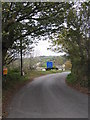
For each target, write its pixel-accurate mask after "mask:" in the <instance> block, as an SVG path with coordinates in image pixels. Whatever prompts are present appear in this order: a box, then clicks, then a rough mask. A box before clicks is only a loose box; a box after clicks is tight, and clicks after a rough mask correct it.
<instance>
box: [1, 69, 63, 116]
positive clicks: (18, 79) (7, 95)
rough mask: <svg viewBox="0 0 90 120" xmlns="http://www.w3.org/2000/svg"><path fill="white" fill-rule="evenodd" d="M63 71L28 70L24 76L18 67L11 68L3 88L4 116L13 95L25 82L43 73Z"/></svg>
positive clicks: (4, 79) (4, 78)
mask: <svg viewBox="0 0 90 120" xmlns="http://www.w3.org/2000/svg"><path fill="white" fill-rule="evenodd" d="M60 72H61V71H56V70H52V71H28V73H27V74H25V75H24V76H21V75H20V72H19V70H18V69H14V70H9V71H8V74H7V76H4V77H3V87H2V88H3V89H2V93H3V94H2V103H3V106H2V107H3V108H2V112H3V117H5V116H7V112H6V108H7V106H8V104H10V101H11V99H12V97H13V95H14V94H15V93H16V92H17V91H18V90H19V89H20V88H21V87H23V86H24V85H25V84H27V83H28V82H30V81H32V80H33V79H34V78H35V77H39V76H42V75H47V74H53V73H60Z"/></svg>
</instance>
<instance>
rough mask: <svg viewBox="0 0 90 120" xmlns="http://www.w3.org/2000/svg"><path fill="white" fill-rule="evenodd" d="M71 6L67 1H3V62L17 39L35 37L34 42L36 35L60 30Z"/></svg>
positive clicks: (29, 39)
mask: <svg viewBox="0 0 90 120" xmlns="http://www.w3.org/2000/svg"><path fill="white" fill-rule="evenodd" d="M70 7H71V4H69V3H67V2H60V3H52V2H51V3H48V2H45V3H44V2H43V3H42V2H34V3H32V2H23V3H18V2H11V3H10V2H9V3H8V2H7V3H6V2H5V3H3V2H2V39H3V40H2V45H3V46H2V49H3V62H4V60H5V56H6V53H7V50H8V49H9V48H12V46H13V44H14V43H15V42H16V41H18V40H21V39H23V40H26V39H27V42H28V43H29V42H30V41H32V39H33V42H34V40H35V37H40V36H42V35H43V36H45V35H48V34H49V35H50V34H51V33H52V32H55V31H56V30H58V31H59V30H60V29H61V27H62V23H64V18H65V13H66V11H67V10H68V9H69V8H70ZM29 36H30V38H29ZM24 43H26V41H25V42H24Z"/></svg>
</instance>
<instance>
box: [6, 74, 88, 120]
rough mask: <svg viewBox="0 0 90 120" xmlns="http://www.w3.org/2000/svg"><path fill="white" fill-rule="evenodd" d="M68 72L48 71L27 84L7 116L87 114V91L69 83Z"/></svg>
mask: <svg viewBox="0 0 90 120" xmlns="http://www.w3.org/2000/svg"><path fill="white" fill-rule="evenodd" d="M67 74H68V72H64V73H57V74H50V75H45V76H42V77H38V78H36V79H35V80H34V81H32V82H30V83H29V84H27V85H25V86H24V87H23V88H22V89H21V90H20V91H19V92H18V93H17V94H16V95H15V97H14V98H13V100H12V103H11V105H10V106H9V107H8V112H9V115H8V118H88V95H85V94H83V93H80V92H78V91H76V90H74V89H72V88H70V87H68V86H67V85H66V83H65V78H66V76H67Z"/></svg>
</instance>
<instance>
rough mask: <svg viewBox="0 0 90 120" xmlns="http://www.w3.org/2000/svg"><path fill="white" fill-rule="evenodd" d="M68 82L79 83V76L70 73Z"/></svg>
mask: <svg viewBox="0 0 90 120" xmlns="http://www.w3.org/2000/svg"><path fill="white" fill-rule="evenodd" d="M67 82H68V83H70V84H72V85H73V84H76V83H77V77H76V76H75V75H74V74H71V73H70V74H69V75H68V76H67Z"/></svg>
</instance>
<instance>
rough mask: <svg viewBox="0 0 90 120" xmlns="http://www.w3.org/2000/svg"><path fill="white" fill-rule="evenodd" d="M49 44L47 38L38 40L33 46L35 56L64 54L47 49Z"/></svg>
mask: <svg viewBox="0 0 90 120" xmlns="http://www.w3.org/2000/svg"><path fill="white" fill-rule="evenodd" d="M50 45H51V44H50V43H49V42H48V40H44V41H43V40H40V41H39V42H38V44H37V46H35V48H34V55H35V56H60V55H64V53H56V52H54V51H51V50H47V48H49V46H50Z"/></svg>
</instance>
